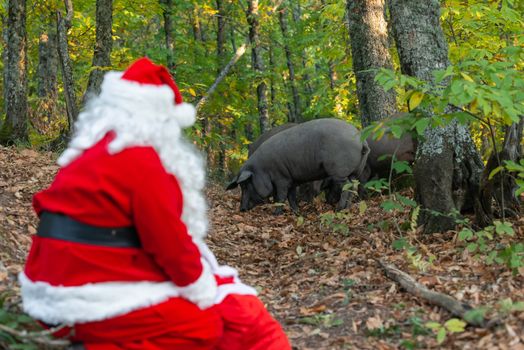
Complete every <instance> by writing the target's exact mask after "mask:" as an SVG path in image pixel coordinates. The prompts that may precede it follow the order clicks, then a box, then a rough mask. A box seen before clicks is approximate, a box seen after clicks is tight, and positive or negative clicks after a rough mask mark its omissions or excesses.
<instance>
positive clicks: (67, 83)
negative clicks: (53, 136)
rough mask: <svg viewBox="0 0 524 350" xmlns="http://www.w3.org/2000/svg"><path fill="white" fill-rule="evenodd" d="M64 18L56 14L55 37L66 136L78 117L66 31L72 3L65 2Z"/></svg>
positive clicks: (70, 17)
mask: <svg viewBox="0 0 524 350" xmlns="http://www.w3.org/2000/svg"><path fill="white" fill-rule="evenodd" d="M65 5H66V11H67V12H66V17H65V18H64V17H62V14H61V13H60V11H59V12H58V13H57V37H58V57H59V60H60V69H61V71H62V80H63V85H64V95H65V101H66V109H67V130H66V134H70V133H71V132H72V131H73V125H74V123H75V121H76V118H77V116H78V108H77V105H76V98H75V84H74V80H73V68H72V65H71V59H70V57H69V47H68V44H67V30H68V29H69V28H70V27H71V19H72V18H73V2H72V0H65Z"/></svg>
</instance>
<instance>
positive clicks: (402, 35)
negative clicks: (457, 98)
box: [389, 0, 483, 233]
mask: <svg viewBox="0 0 524 350" xmlns="http://www.w3.org/2000/svg"><path fill="white" fill-rule="evenodd" d="M389 9H390V14H391V23H392V29H393V35H394V37H395V41H396V43H397V49H398V53H399V56H400V63H401V69H402V72H403V73H404V74H408V75H412V76H416V77H417V78H420V79H423V80H425V81H428V82H430V83H431V82H433V75H432V73H431V72H432V71H433V70H436V69H445V68H446V67H447V66H448V65H449V61H448V46H447V43H446V41H445V38H444V34H443V32H442V28H441V26H440V22H439V15H440V2H439V1H438V0H429V1H424V2H420V1H416V0H390V2H389ZM482 169H483V164H482V160H481V159H480V156H479V154H478V151H477V149H476V148H475V145H474V144H473V141H472V139H471V135H470V133H469V130H468V128H467V127H466V126H464V125H460V124H458V123H456V122H452V123H450V124H448V125H447V126H445V127H439V128H431V127H428V128H427V129H426V131H425V135H424V140H422V141H421V142H420V143H419V146H418V149H417V157H416V163H415V168H414V175H415V183H416V188H415V196H416V199H417V202H418V203H419V204H421V206H422V207H423V209H424V210H423V211H421V215H420V216H419V224H423V225H424V231H425V232H426V233H431V232H441V231H446V230H449V229H452V228H453V227H454V226H455V218H454V217H453V213H456V212H458V211H461V210H466V209H471V208H473V206H474V201H475V199H476V198H477V195H478V188H479V180H480V176H481V173H482Z"/></svg>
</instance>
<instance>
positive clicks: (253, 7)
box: [247, 0, 270, 134]
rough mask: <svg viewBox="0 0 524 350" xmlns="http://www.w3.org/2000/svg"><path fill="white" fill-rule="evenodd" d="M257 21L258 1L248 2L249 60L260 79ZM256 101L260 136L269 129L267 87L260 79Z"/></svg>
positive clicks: (261, 68) (261, 63) (262, 66)
mask: <svg viewBox="0 0 524 350" xmlns="http://www.w3.org/2000/svg"><path fill="white" fill-rule="evenodd" d="M258 19H259V14H258V0H249V6H248V10H247V22H248V23H249V40H250V41H251V45H252V49H251V59H252V65H253V68H254V70H255V72H256V73H257V75H258V76H259V79H260V78H261V77H262V75H263V74H264V63H263V60H262V49H261V46H260V38H259V30H260V24H259V21H258ZM257 99H258V115H259V123H260V133H261V134H262V133H264V132H266V131H268V130H269V129H270V125H269V113H268V105H267V85H266V83H265V82H264V80H262V79H261V81H260V82H259V83H258V85H257Z"/></svg>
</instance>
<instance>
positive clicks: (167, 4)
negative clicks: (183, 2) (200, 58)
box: [160, 0, 176, 75]
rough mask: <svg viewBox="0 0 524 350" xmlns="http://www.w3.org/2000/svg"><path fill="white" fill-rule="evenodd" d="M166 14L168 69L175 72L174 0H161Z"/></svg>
mask: <svg viewBox="0 0 524 350" xmlns="http://www.w3.org/2000/svg"><path fill="white" fill-rule="evenodd" d="M160 3H161V4H162V8H163V14H164V32H165V38H166V52H167V55H166V56H167V59H166V61H167V69H169V71H170V72H171V74H173V75H174V74H175V68H176V63H175V39H174V38H173V0H160Z"/></svg>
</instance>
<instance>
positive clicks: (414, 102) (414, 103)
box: [408, 91, 424, 110]
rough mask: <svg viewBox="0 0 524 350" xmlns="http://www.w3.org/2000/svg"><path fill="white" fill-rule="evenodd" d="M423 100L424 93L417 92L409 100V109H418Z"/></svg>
mask: <svg viewBox="0 0 524 350" xmlns="http://www.w3.org/2000/svg"><path fill="white" fill-rule="evenodd" d="M423 99H424V93H422V92H420V91H415V92H414V93H413V94H412V95H411V97H410V98H409V102H408V105H409V109H410V110H414V109H415V108H417V107H418V105H419V104H420V102H422V100H423Z"/></svg>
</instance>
